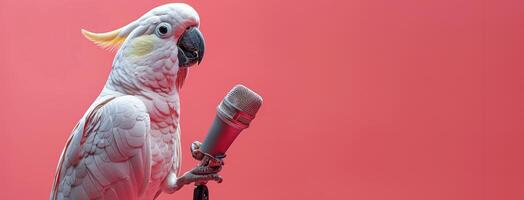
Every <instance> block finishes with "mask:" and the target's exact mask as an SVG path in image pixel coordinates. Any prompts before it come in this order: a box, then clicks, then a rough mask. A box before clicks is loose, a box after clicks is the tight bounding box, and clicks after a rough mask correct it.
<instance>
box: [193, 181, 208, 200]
mask: <svg viewBox="0 0 524 200" xmlns="http://www.w3.org/2000/svg"><path fill="white" fill-rule="evenodd" d="M193 200H209V190H207V186H206V184H199V185H196V187H195V189H194V190H193Z"/></svg>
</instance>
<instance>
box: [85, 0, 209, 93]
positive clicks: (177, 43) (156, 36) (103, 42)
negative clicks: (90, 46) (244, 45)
mask: <svg viewBox="0 0 524 200" xmlns="http://www.w3.org/2000/svg"><path fill="white" fill-rule="evenodd" d="M199 26H200V19H199V16H198V14H197V12H196V11H195V10H194V9H193V8H192V7H190V6H189V5H187V4H183V3H172V4H166V5H162V6H159V7H156V8H154V9H152V10H151V11H149V12H147V13H146V14H144V15H143V16H142V17H140V18H139V19H137V20H136V21H133V22H131V23H130V24H128V25H126V26H124V27H122V28H119V29H117V30H114V31H110V32H107V33H92V32H89V31H86V30H82V33H83V34H84V36H85V37H86V38H88V39H89V40H91V41H93V42H94V43H96V44H98V45H99V46H101V47H103V48H107V49H118V51H117V54H116V57H115V59H114V61H113V69H112V72H111V75H110V76H109V80H108V82H107V84H106V87H107V86H108V85H109V86H110V87H114V89H117V90H121V91H123V92H126V93H135V92H143V91H150V92H155V93H162V94H170V93H172V92H173V91H176V90H178V89H180V87H181V86H182V83H183V81H184V79H185V77H186V75H187V68H189V67H190V66H192V65H194V64H199V63H200V62H201V61H202V58H203V56H204V50H205V45H204V38H203V36H202V33H201V32H200V30H199Z"/></svg>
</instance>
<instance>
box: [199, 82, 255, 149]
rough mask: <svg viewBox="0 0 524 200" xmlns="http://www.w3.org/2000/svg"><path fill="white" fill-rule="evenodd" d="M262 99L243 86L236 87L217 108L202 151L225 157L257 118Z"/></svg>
mask: <svg viewBox="0 0 524 200" xmlns="http://www.w3.org/2000/svg"><path fill="white" fill-rule="evenodd" d="M261 105H262V97H260V95H258V94H257V93H255V92H253V91H252V90H250V89H249V88H247V87H245V86H243V85H236V86H235V87H233V89H231V91H229V93H228V94H227V95H226V97H224V99H223V100H222V102H220V104H219V105H218V107H217V115H216V117H215V119H214V120H213V124H212V125H211V128H210V129H209V131H208V133H207V136H206V139H205V140H204V142H203V143H202V146H201V147H200V150H201V151H202V152H204V153H206V154H209V155H211V156H213V157H223V156H225V153H226V151H227V149H228V148H229V147H230V146H231V144H232V143H233V141H234V140H235V139H236V138H237V136H238V135H239V134H240V132H241V131H242V130H244V129H246V128H247V127H249V124H250V123H251V121H252V120H253V119H254V118H255V115H256V113H257V112H258V109H259V108H260V106H261Z"/></svg>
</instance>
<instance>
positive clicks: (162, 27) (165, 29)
mask: <svg viewBox="0 0 524 200" xmlns="http://www.w3.org/2000/svg"><path fill="white" fill-rule="evenodd" d="M170 33H171V24H169V23H166V22H162V23H160V24H158V25H157V26H156V29H155V34H156V35H157V36H158V37H160V38H166V37H168V36H169V35H170Z"/></svg>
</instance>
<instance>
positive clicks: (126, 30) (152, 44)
mask: <svg viewBox="0 0 524 200" xmlns="http://www.w3.org/2000/svg"><path fill="white" fill-rule="evenodd" d="M199 21H200V19H199V16H198V14H197V12H196V11H195V10H194V9H193V8H192V7H190V6H189V5H187V4H182V3H173V4H166V5H162V6H159V7H156V8H154V9H153V10H151V11H149V12H147V13H146V14H145V15H143V16H142V17H140V18H139V19H137V20H136V21H133V22H132V23H130V24H128V25H126V26H124V27H122V28H120V29H117V30H114V31H111V32H107V33H91V32H88V31H85V30H82V33H83V34H84V36H85V37H86V38H88V39H89V40H91V41H93V42H95V43H96V44H98V45H99V46H101V47H104V48H111V49H117V48H118V51H117V53H116V57H115V59H114V61H113V66H112V70H111V73H110V75H109V78H108V80H107V82H106V84H105V86H104V88H103V89H102V91H101V93H100V95H99V96H98V97H97V98H96V100H95V101H94V103H93V104H92V105H91V106H90V108H89V109H88V110H87V112H86V113H85V114H84V116H83V117H82V118H81V119H80V121H79V122H78V124H77V125H76V126H75V128H74V129H73V132H72V134H71V136H70V138H69V140H68V141H67V144H66V147H65V149H64V150H63V153H62V156H61V158H60V161H59V163H58V167H57V170H56V175H55V181H54V184H53V189H52V192H51V197H50V198H51V199H52V200H54V199H75V200H76V199H125V200H133V199H147V200H151V199H154V198H156V197H157V196H158V195H159V194H160V193H162V192H166V193H173V192H175V191H177V190H178V189H180V188H181V187H182V186H183V185H185V184H189V183H193V182H206V181H210V180H214V181H217V182H220V181H221V180H222V178H221V177H220V176H219V175H218V174H217V173H218V172H219V171H220V168H221V165H222V164H223V163H222V162H221V160H216V158H209V159H207V161H204V160H206V159H205V158H206V157H204V159H203V160H202V163H204V162H207V163H205V164H201V165H200V166H198V167H195V168H194V169H193V170H190V171H189V172H186V173H185V174H183V175H182V176H178V171H179V169H180V161H181V147H180V98H179V92H180V88H181V87H182V83H183V82H184V79H185V77H186V75H187V70H188V67H190V66H192V65H194V64H196V63H200V61H201V60H202V57H203V55H204V39H203V36H202V34H201V33H200V31H199V29H198V28H199V25H200V22H199ZM199 145H200V143H199V142H195V143H193V145H192V153H193V156H194V157H195V158H197V159H202V153H201V152H200V153H199V151H198V148H199ZM211 163H215V164H214V165H211Z"/></svg>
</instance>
